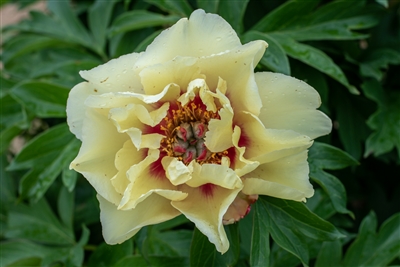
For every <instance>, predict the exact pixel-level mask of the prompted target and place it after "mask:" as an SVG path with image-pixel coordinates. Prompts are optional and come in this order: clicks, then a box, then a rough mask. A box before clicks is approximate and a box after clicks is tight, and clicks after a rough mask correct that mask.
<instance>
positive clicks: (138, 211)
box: [97, 193, 186, 245]
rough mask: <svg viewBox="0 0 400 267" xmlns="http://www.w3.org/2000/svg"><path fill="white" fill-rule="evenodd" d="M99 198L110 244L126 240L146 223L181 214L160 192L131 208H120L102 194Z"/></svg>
mask: <svg viewBox="0 0 400 267" xmlns="http://www.w3.org/2000/svg"><path fill="white" fill-rule="evenodd" d="M181 194H183V193H181ZM184 195H186V194H184ZM97 199H98V200H99V203H100V221H101V224H102V227H103V237H104V240H105V241H106V243H107V244H110V245H114V244H120V243H122V242H124V241H125V240H127V239H129V238H131V237H132V236H134V235H135V234H136V233H137V232H138V231H139V230H140V229H141V228H142V227H144V226H146V225H153V224H157V223H161V222H165V221H168V220H170V219H172V218H175V217H176V216H178V215H180V212H179V211H178V210H176V209H175V208H173V207H172V206H171V204H170V200H169V199H167V198H165V197H164V196H161V195H159V194H152V195H151V196H149V197H148V198H147V199H146V200H145V201H143V202H141V203H140V204H139V205H137V206H136V208H135V209H131V210H118V209H117V206H115V205H114V204H113V203H110V202H109V201H107V200H106V199H104V198H103V197H101V196H100V195H97Z"/></svg>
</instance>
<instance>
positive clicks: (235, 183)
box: [186, 161, 242, 189]
mask: <svg viewBox="0 0 400 267" xmlns="http://www.w3.org/2000/svg"><path fill="white" fill-rule="evenodd" d="M189 166H190V167H191V168H192V169H193V171H192V172H193V173H192V179H190V180H188V181H187V182H186V184H187V185H189V186H191V187H198V186H201V185H204V184H208V183H210V184H214V185H218V186H221V187H223V188H228V189H234V188H239V187H242V180H240V178H239V176H237V175H236V173H235V171H234V170H232V169H231V168H229V166H225V165H219V164H207V163H206V164H202V165H200V164H199V163H197V162H196V161H192V162H191V163H190V165H189Z"/></svg>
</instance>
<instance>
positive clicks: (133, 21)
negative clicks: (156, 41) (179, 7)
mask: <svg viewBox="0 0 400 267" xmlns="http://www.w3.org/2000/svg"><path fill="white" fill-rule="evenodd" d="M178 19H179V17H178V16H173V15H169V16H164V15H161V14H157V13H153V12H149V11H145V10H133V11H130V12H125V13H123V14H122V15H120V16H119V17H117V18H116V19H115V20H114V22H113V23H112V25H111V27H110V29H109V35H110V36H114V35H116V34H118V33H123V32H127V31H133V30H138V29H143V28H147V27H152V26H162V25H169V24H173V23H175V22H176V21H178Z"/></svg>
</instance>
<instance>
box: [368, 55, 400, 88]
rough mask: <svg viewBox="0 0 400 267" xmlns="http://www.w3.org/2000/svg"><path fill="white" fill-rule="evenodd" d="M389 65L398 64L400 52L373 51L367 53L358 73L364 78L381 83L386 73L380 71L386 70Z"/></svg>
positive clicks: (399, 62)
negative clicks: (373, 79) (370, 78)
mask: <svg viewBox="0 0 400 267" xmlns="http://www.w3.org/2000/svg"><path fill="white" fill-rule="evenodd" d="M389 64H393V65H398V64H400V52H398V51H396V50H393V49H389V48H381V49H375V50H372V51H371V52H370V53H368V54H367V56H366V57H365V58H364V59H363V61H362V62H361V64H360V73H361V75H363V76H365V77H372V78H375V79H376V80H378V81H382V79H383V78H384V75H385V73H386V72H387V71H386V72H384V71H382V70H383V69H385V70H387V69H388V68H389Z"/></svg>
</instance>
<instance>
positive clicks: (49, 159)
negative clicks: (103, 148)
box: [7, 124, 80, 200]
mask: <svg viewBox="0 0 400 267" xmlns="http://www.w3.org/2000/svg"><path fill="white" fill-rule="evenodd" d="M79 146H80V142H79V141H78V140H77V139H75V137H74V136H73V135H72V134H71V133H70V132H69V131H68V126H67V125H66V124H59V125H57V126H55V127H53V128H51V129H49V130H47V131H45V132H44V133H42V134H40V135H38V136H37V137H35V138H34V139H32V140H31V141H30V142H28V143H27V144H26V145H25V146H24V148H23V149H22V150H21V152H20V153H19V154H18V155H17V156H16V157H15V158H14V160H13V161H12V162H11V164H10V165H9V166H8V168H7V169H8V170H10V171H15V170H23V169H29V168H31V170H30V171H28V172H27V173H26V174H25V175H24V176H23V178H22V181H21V183H20V193H21V196H22V197H23V198H26V197H30V198H33V199H34V200H39V199H40V198H41V197H42V196H43V194H44V193H45V192H46V191H47V189H48V187H49V186H50V185H51V184H52V183H53V181H54V180H55V179H56V178H57V176H58V175H59V174H60V173H61V171H62V170H63V169H64V167H65V166H66V165H67V164H69V162H71V161H72V159H73V158H74V157H75V156H76V154H77V152H78V149H79Z"/></svg>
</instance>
